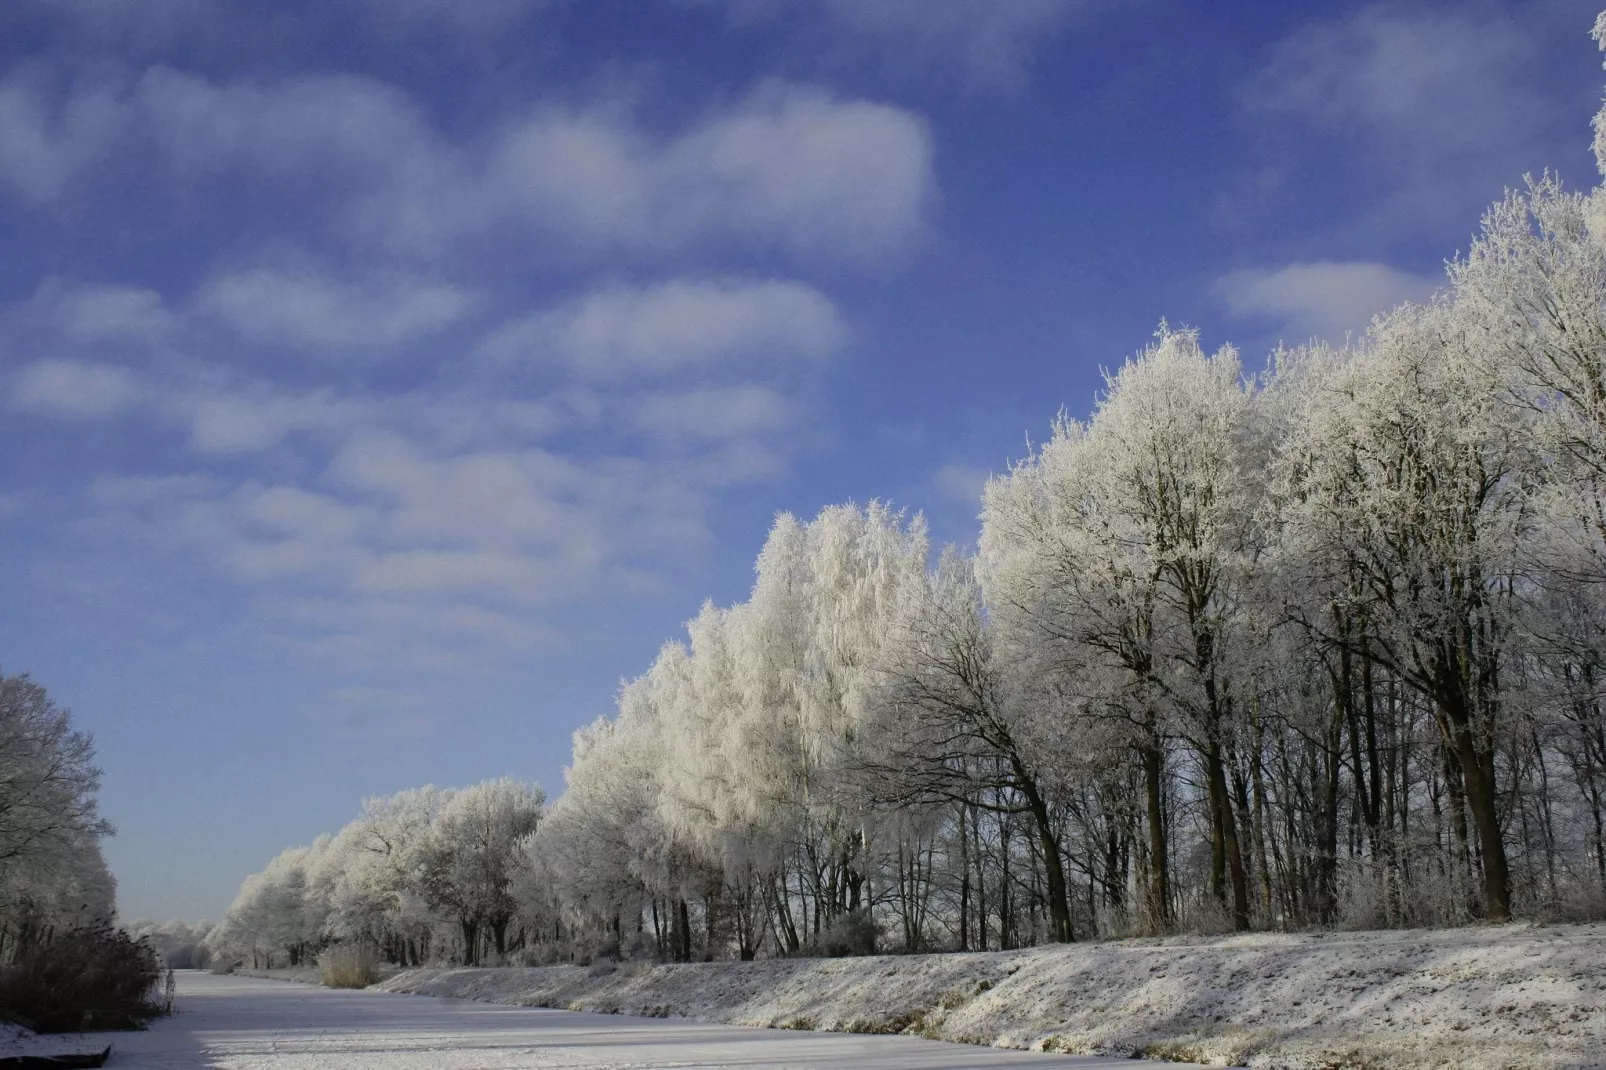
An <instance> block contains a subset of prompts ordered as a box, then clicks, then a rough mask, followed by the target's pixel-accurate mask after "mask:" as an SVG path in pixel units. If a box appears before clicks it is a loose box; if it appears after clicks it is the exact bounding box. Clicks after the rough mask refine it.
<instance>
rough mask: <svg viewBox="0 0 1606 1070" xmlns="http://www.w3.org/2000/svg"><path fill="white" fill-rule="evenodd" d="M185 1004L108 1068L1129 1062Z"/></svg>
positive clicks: (201, 991)
mask: <svg viewBox="0 0 1606 1070" xmlns="http://www.w3.org/2000/svg"><path fill="white" fill-rule="evenodd" d="M178 1007H179V1013H178V1014H177V1015H175V1016H174V1017H172V1018H167V1019H163V1020H161V1021H158V1022H156V1023H155V1024H154V1025H153V1026H152V1027H151V1029H150V1030H149V1031H148V1032H145V1033H117V1034H107V1035H109V1036H111V1037H112V1038H113V1052H112V1059H111V1061H110V1062H109V1063H108V1064H107V1065H108V1066H109V1067H114V1068H121V1067H149V1068H153V1070H154V1068H158V1067H160V1068H162V1070H201V1068H203V1067H205V1068H208V1070H425V1068H427V1070H470V1068H472V1070H513V1068H515V1067H516V1068H521V1070H552V1068H571V1067H585V1068H596V1070H601V1068H608V1070H626V1068H630V1070H646V1068H649V1067H681V1068H697V1067H723V1066H739V1067H742V1068H744V1070H780V1068H782V1067H786V1068H791V1070H807V1068H818V1070H825V1068H833V1070H835V1068H842V1067H865V1068H868V1070H915V1068H917V1067H919V1068H922V1070H924V1068H933V1070H962V1068H975V1070H982V1068H997V1070H1007V1068H1009V1067H1020V1068H1021V1070H1116V1068H1121V1070H1126V1068H1128V1067H1133V1066H1134V1065H1135V1064H1133V1063H1130V1062H1127V1061H1125V1060H1107V1059H1083V1058H1077V1057H1073V1056H1052V1055H1030V1054H1027V1053H1024V1052H1011V1051H998V1050H987V1049H981V1048H971V1047H964V1046H961V1045H957V1044H941V1043H937V1042H934V1041H929V1040H921V1039H918V1038H915V1037H867V1036H848V1035H845V1034H840V1033H837V1034H826V1033H795V1032H790V1033H789V1032H781V1031H777V1030H769V1029H743V1028H740V1027H735V1026H720V1025H699V1024H696V1023H692V1022H684V1021H663V1020H660V1019H651V1018H624V1017H615V1016H612V1015H606V1016H605V1015H598V1014H576V1013H570V1012H567V1011H553V1010H540V1009H535V1008H528V1007H502V1006H491V1005H488V1004H484V1003H474V1002H469V1001H465V1000H450V999H431V998H426V997H406V996H397V995H389V994H385V993H381V992H374V991H371V990H370V991H357V992H353V991H350V990H335V989H326V988H315V987H312V986H309V985H296V984H284V983H281V982H278V981H273V980H266V979H263V978H255V977H237V976H236V977H221V976H213V975H211V974H206V973H189V972H186V973H181V974H180V975H179V990H178Z"/></svg>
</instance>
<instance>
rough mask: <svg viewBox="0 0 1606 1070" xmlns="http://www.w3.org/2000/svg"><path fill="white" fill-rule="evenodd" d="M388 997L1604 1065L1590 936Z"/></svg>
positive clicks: (532, 980)
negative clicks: (436, 997)
mask: <svg viewBox="0 0 1606 1070" xmlns="http://www.w3.org/2000/svg"><path fill="white" fill-rule="evenodd" d="M382 987H384V988H387V989H389V990H392V991H410V992H425V993H431V994H435V995H450V996H462V997H468V998H473V999H483V1000H490V1001H498V1002H504V1003H518V1004H527V1005H536V1006H551V1007H563V1008H568V1009H572V1010H579V1011H592V1012H599V1011H600V1012H614V1013H619V1014H627V1015H666V1014H667V1015H673V1016H677V1017H685V1018H691V1019H697V1020H700V1021H707V1022H722V1023H728V1024H744V1025H768V1026H775V1027H781V1028H791V1029H822V1030H840V1031H848V1032H869V1033H888V1032H911V1033H918V1034H921V1035H923V1036H928V1037H935V1038H940V1039H946V1040H961V1041H968V1042H970V1043H979V1044H989V1045H1001V1046H1008V1047H1019V1048H1032V1049H1037V1050H1050V1051H1069V1052H1078V1053H1087V1054H1102V1055H1129V1054H1132V1053H1142V1054H1146V1055H1148V1056H1150V1057H1151V1058H1171V1059H1178V1060H1185V1061H1190V1062H1200V1063H1210V1064H1215V1065H1229V1066H1230V1065H1248V1066H1256V1067H1287V1068H1318V1067H1324V1068H1333V1067H1344V1068H1363V1067H1364V1068H1385V1067H1386V1068H1389V1070H1419V1068H1421V1070H1426V1068H1446V1070H1448V1068H1457V1070H1507V1068H1511V1067H1521V1068H1524V1070H1561V1068H1581V1067H1606V926H1603V925H1558V926H1549V927H1530V926H1503V927H1499V928H1474V929H1455V930H1432V931H1429V930H1417V931H1404V932H1385V933H1327V934H1270V933H1257V934H1251V935H1245V936H1231V937H1215V938H1201V937H1192V938H1172V939H1165V940H1126V941H1111V942H1107V943H1101V944H1085V945H1075V946H1071V947H1063V948H1038V949H1033V950H1028V951H1018V952H994V953H990V954H968V955H927V956H905V957H883V958H871V959H823V960H822V959H792V960H780V961H769V962H751V963H738V962H719V963H707V964H692V965H685V966H622V967H619V968H618V969H614V970H610V968H609V967H607V966H602V967H591V968H581V967H572V966H570V967H564V966H558V967H546V968H541V969H502V970H492V969H481V970H465V969H436V970H413V971H409V972H406V973H402V974H399V975H397V976H396V977H394V978H392V979H390V980H389V981H386V982H384V984H383V985H382ZM1125 1065H1131V1064H1125Z"/></svg>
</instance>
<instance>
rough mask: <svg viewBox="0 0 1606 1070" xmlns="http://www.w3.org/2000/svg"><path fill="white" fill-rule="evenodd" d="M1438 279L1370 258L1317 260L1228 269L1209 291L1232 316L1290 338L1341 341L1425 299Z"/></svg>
mask: <svg viewBox="0 0 1606 1070" xmlns="http://www.w3.org/2000/svg"><path fill="white" fill-rule="evenodd" d="M1442 283H1443V279H1442V278H1438V277H1430V276H1422V275H1414V274H1412V273H1410V272H1407V271H1400V270H1398V269H1396V268H1392V267H1389V266H1388V265H1387V264H1380V263H1375V262H1370V261H1334V260H1318V261H1314V262H1312V263H1304V264H1284V265H1282V266H1281V267H1277V268H1255V269H1248V270H1243V271H1234V272H1232V273H1230V274H1228V275H1225V276H1223V277H1222V278H1221V279H1219V280H1217V282H1216V285H1215V291H1216V294H1217V296H1218V297H1220V298H1221V300H1222V301H1223V303H1225V304H1226V306H1227V310H1228V311H1229V312H1231V313H1232V314H1233V315H1234V316H1238V317H1240V318H1244V319H1251V320H1260V321H1261V322H1264V323H1270V324H1271V325H1273V326H1274V327H1275V328H1276V329H1277V330H1278V331H1280V332H1281V333H1282V335H1283V339H1284V340H1285V341H1287V342H1290V343H1301V342H1306V341H1309V340H1311V339H1321V340H1323V341H1327V342H1329V343H1333V344H1338V343H1342V342H1343V341H1344V339H1345V337H1346V336H1349V335H1353V336H1356V337H1359V336H1360V335H1362V334H1364V333H1365V331H1366V328H1367V327H1368V325H1370V324H1371V322H1372V318H1373V317H1374V316H1378V315H1380V314H1382V313H1384V312H1387V311H1389V310H1390V309H1392V308H1393V307H1395V306H1396V305H1398V304H1400V303H1401V302H1402V301H1422V300H1426V299H1427V298H1428V297H1429V296H1431V295H1432V293H1433V292H1434V291H1435V290H1436V289H1438V288H1439V287H1440V286H1441V285H1442Z"/></svg>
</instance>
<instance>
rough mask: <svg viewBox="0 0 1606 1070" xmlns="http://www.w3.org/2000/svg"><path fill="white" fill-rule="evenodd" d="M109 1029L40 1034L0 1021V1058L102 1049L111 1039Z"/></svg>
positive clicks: (48, 1056) (76, 1053)
mask: <svg viewBox="0 0 1606 1070" xmlns="http://www.w3.org/2000/svg"><path fill="white" fill-rule="evenodd" d="M113 1035H116V1034H111V1033H52V1034H46V1035H44V1036H40V1035H39V1034H37V1033H33V1032H31V1031H29V1030H27V1029H24V1028H23V1027H22V1026H20V1025H13V1024H12V1023H10V1022H0V1059H15V1058H20V1057H24V1056H34V1057H44V1058H50V1057H54V1056H58V1055H81V1054H87V1053H88V1052H92V1051H102V1050H104V1049H105V1047H106V1045H107V1044H109V1043H111V1041H110V1039H109V1038H110V1037H111V1036H113Z"/></svg>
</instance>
